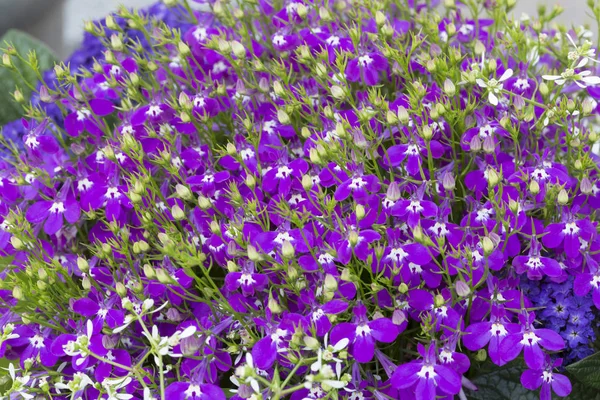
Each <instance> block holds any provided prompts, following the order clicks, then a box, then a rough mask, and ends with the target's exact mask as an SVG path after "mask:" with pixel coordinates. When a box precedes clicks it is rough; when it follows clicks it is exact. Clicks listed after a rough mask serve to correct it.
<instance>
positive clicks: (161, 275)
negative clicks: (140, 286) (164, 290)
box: [155, 268, 172, 284]
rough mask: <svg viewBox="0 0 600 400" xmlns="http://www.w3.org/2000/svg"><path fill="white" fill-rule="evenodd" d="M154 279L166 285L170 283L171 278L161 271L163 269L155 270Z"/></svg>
mask: <svg viewBox="0 0 600 400" xmlns="http://www.w3.org/2000/svg"><path fill="white" fill-rule="evenodd" d="M155 271H156V279H158V281H159V282H160V283H164V284H168V283H171V282H172V279H171V277H170V276H169V274H167V272H166V271H165V270H164V269H163V268H156V270H155Z"/></svg>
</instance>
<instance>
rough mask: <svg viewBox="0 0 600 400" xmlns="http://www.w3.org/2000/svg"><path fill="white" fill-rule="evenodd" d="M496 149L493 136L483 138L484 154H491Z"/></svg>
mask: <svg viewBox="0 0 600 400" xmlns="http://www.w3.org/2000/svg"><path fill="white" fill-rule="evenodd" d="M495 151H496V143H494V137H493V136H491V135H490V136H488V137H486V138H485V139H483V152H484V153H485V154H492V153H494V152H495Z"/></svg>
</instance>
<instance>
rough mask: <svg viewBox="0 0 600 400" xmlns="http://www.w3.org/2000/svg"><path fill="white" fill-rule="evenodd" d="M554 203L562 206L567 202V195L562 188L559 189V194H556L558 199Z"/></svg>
mask: <svg viewBox="0 0 600 400" xmlns="http://www.w3.org/2000/svg"><path fill="white" fill-rule="evenodd" d="M556 201H557V202H558V204H559V205H561V206H564V205H566V204H567V203H568V202H569V194H568V193H567V191H566V190H565V189H564V188H563V189H561V190H560V192H558V197H557V198H556Z"/></svg>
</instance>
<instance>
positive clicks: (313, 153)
mask: <svg viewBox="0 0 600 400" xmlns="http://www.w3.org/2000/svg"><path fill="white" fill-rule="evenodd" d="M308 156H309V158H310V162H311V163H313V164H321V162H322V160H321V156H319V152H318V151H317V149H316V148H314V147H313V148H311V149H310V150H309V152H308Z"/></svg>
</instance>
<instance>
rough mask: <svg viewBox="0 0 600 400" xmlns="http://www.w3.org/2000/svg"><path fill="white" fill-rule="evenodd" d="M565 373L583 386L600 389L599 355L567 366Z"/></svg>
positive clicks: (596, 354)
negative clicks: (568, 373)
mask: <svg viewBox="0 0 600 400" xmlns="http://www.w3.org/2000/svg"><path fill="white" fill-rule="evenodd" d="M567 371H569V372H570V373H571V375H573V376H574V377H575V378H576V379H577V380H579V381H580V382H581V383H583V384H584V385H586V386H590V387H593V388H596V389H600V353H595V354H592V355H591V356H589V357H586V358H584V359H583V360H580V361H577V362H576V363H573V364H571V365H569V366H568V367H567Z"/></svg>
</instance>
